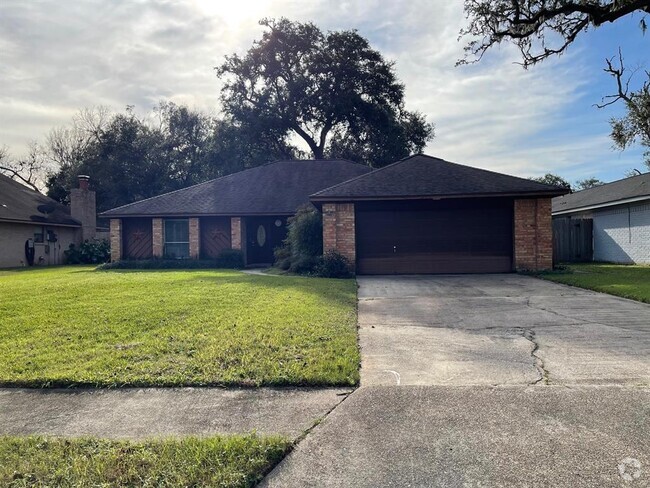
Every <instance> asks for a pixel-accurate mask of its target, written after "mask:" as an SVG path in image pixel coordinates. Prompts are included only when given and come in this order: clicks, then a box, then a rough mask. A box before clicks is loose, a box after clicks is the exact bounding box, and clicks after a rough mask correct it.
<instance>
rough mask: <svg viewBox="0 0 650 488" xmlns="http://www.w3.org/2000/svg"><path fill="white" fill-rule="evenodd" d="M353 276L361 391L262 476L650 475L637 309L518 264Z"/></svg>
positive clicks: (388, 483) (649, 356) (642, 318)
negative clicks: (494, 271)
mask: <svg viewBox="0 0 650 488" xmlns="http://www.w3.org/2000/svg"><path fill="white" fill-rule="evenodd" d="M358 282H359V325H360V331H359V334H360V344H361V352H362V369H361V388H359V389H357V390H356V391H355V392H354V393H353V394H352V395H350V396H349V397H348V398H347V399H346V400H345V401H343V402H342V403H341V404H340V405H339V406H337V407H336V408H335V409H334V410H333V411H332V412H331V413H330V414H329V416H328V417H327V418H326V419H325V420H324V421H323V422H321V423H320V424H319V425H318V426H317V427H316V428H315V429H314V430H313V431H312V432H311V433H310V434H309V435H308V436H307V437H306V438H305V439H304V440H303V441H302V442H301V443H300V444H299V445H298V446H297V447H296V449H295V450H294V451H293V452H292V453H291V454H290V455H289V456H288V457H287V458H286V459H285V460H284V461H283V462H282V463H281V464H280V465H279V466H278V467H277V468H276V469H275V470H274V471H273V472H272V473H271V474H270V475H269V476H268V477H267V479H266V480H265V481H264V483H263V485H262V486H267V487H276V486H277V487H308V486H314V487H321V486H324V487H348V486H355V487H378V486H382V487H420V486H423V487H424V486H427V487H429V486H434V487H438V486H441V487H479V486H527V487H537V486H539V487H546V486H553V487H571V488H574V487H582V486H584V487H593V486H599V487H609V486H626V487H627V486H629V487H642V486H643V487H648V486H650V306H649V305H644V304H641V303H637V302H633V301H629V300H624V299H620V298H615V297H611V296H609V295H603V294H599V293H592V292H589V291H585V290H581V289H577V288H570V287H566V286H563V285H558V284H554V283H550V282H545V281H541V280H537V279H535V278H531V277H526V276H519V275H491V276H490V275H486V276H436V277H420V276H417V277H416V276H413V277H411V276H408V277H406V276H397V277H361V278H359V279H358Z"/></svg>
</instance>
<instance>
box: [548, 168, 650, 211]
mask: <svg viewBox="0 0 650 488" xmlns="http://www.w3.org/2000/svg"><path fill="white" fill-rule="evenodd" d="M643 197H647V198H648V199H650V173H644V174H642V175H638V176H631V177H630V178H625V179H622V180H618V181H613V182H611V183H606V184H604V185H600V186H596V187H594V188H589V189H588V190H581V191H577V192H575V193H571V194H570V195H564V196H562V197H558V198H554V199H553V213H559V212H570V211H576V210H579V209H581V208H585V207H590V208H593V207H599V206H605V205H613V204H616V202H619V201H622V200H629V199H633V198H641V199H642V198H643Z"/></svg>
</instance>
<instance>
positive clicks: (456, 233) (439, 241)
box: [356, 198, 513, 274]
mask: <svg viewBox="0 0 650 488" xmlns="http://www.w3.org/2000/svg"><path fill="white" fill-rule="evenodd" d="M512 219H513V203H512V200H511V199H501V198H489V199H449V200H438V201H433V200H411V201H398V202H359V203H357V204H356V240H357V272H358V273H359V274H428V273H503V272H509V271H512V249H513V236H512V232H513V231H512V228H513V222H512Z"/></svg>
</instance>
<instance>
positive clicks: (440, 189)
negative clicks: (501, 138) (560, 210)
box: [312, 154, 567, 201]
mask: <svg viewBox="0 0 650 488" xmlns="http://www.w3.org/2000/svg"><path fill="white" fill-rule="evenodd" d="M566 191H567V190H565V189H563V188H559V187H556V186H551V185H546V184H543V183H538V182H536V181H531V180H528V179H525V178H518V177H515V176H509V175H505V174H502V173H495V172H493V171H487V170H484V169H478V168H473V167H471V166H464V165H461V164H457V163H450V162H449V161H445V160H443V159H439V158H434V157H432V156H426V155H424V154H418V155H415V156H410V157H408V158H405V159H402V160H401V161H398V162H396V163H393V164H391V165H388V166H385V167H384V168H381V169H378V170H376V171H373V172H372V173H369V174H366V175H363V176H360V177H358V178H355V179H353V180H350V181H346V182H344V183H341V184H339V185H335V186H333V187H331V188H327V189H325V190H322V191H319V192H318V193H315V194H314V195H312V200H313V201H327V200H328V199H348V198H349V199H352V200H354V199H382V198H400V197H404V198H406V197H416V198H417V197H428V196H432V197H435V196H478V195H525V194H530V195H533V194H535V195H548V196H556V195H561V194H563V193H566Z"/></svg>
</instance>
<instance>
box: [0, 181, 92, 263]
mask: <svg viewBox="0 0 650 488" xmlns="http://www.w3.org/2000/svg"><path fill="white" fill-rule="evenodd" d="M95 235H96V213H95V192H94V191H92V190H90V189H89V186H88V177H87V176H80V177H79V188H75V189H73V190H72V192H71V194H70V207H66V206H65V205H62V204H60V203H58V202H56V201H54V200H52V199H51V198H48V197H46V196H45V195H42V194H40V193H38V192H37V191H34V190H32V189H31V188H27V187H26V186H25V185H22V184H20V183H18V182H17V181H14V180H12V179H11V178H9V177H8V176H5V175H2V174H0V268H9V267H18V266H29V265H31V264H37V265H55V264H63V262H64V254H63V253H64V251H66V250H67V249H68V248H69V247H70V244H79V243H81V242H82V241H83V240H86V239H92V238H94V237H95Z"/></svg>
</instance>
